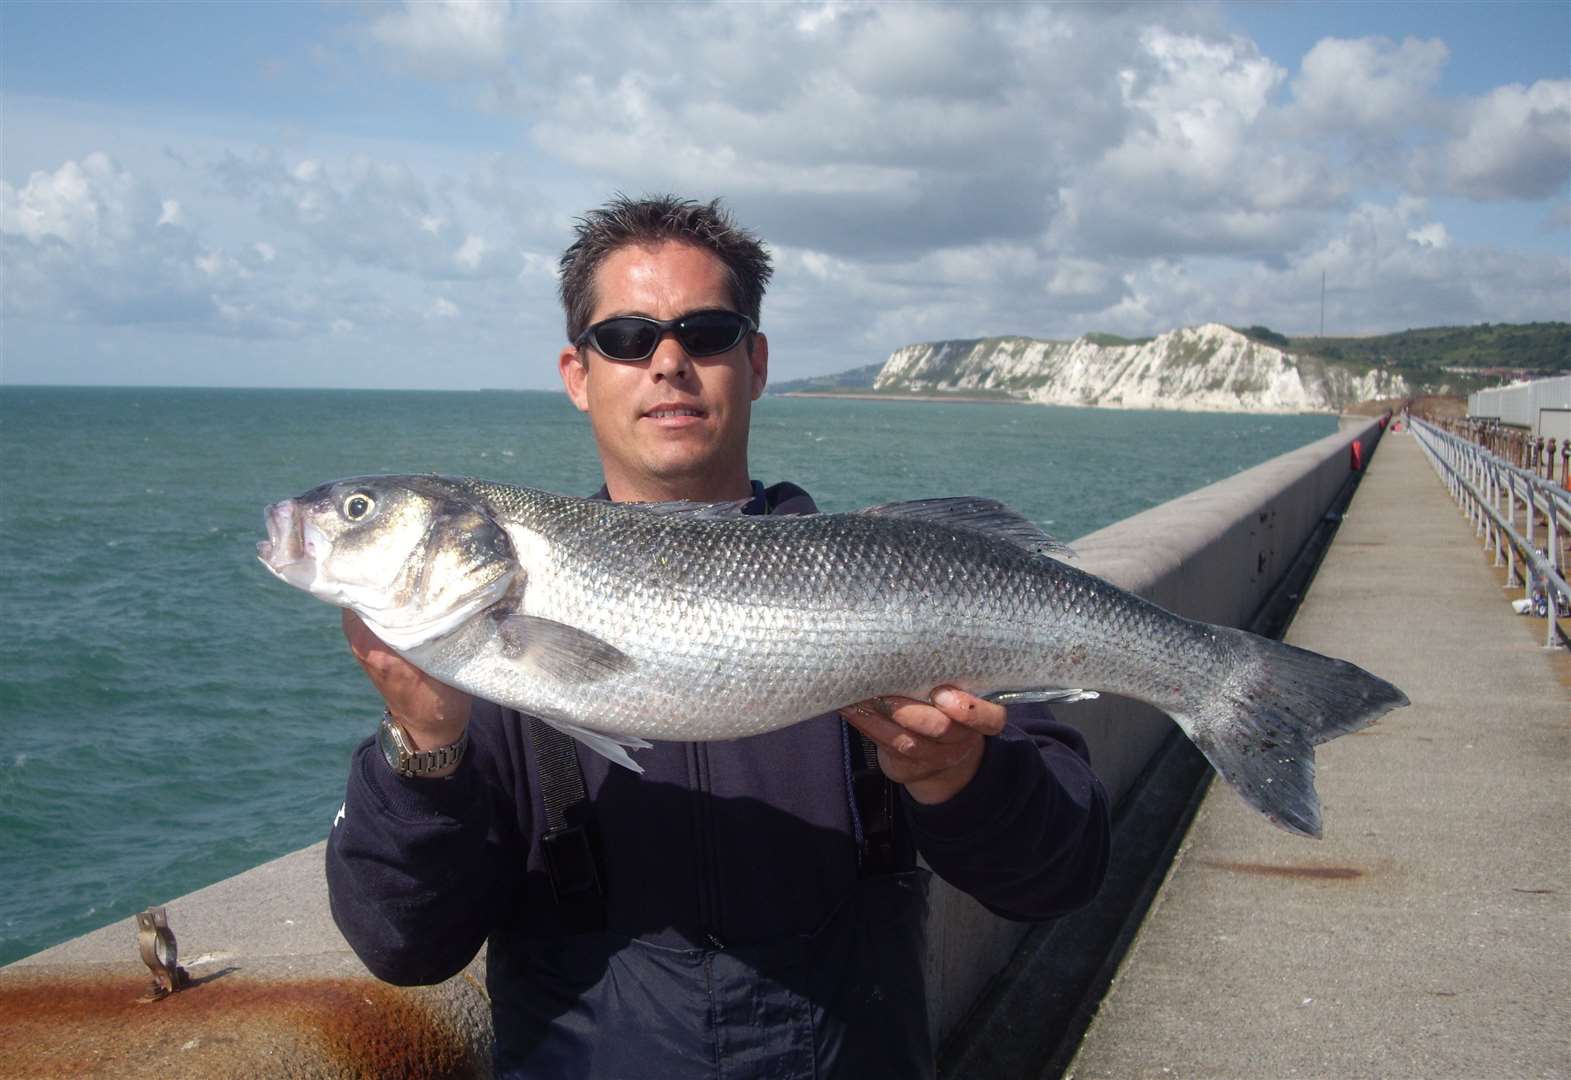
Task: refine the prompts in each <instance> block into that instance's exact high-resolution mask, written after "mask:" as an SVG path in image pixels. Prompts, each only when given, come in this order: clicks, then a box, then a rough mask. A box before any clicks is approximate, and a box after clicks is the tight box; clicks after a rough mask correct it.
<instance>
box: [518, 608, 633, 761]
mask: <svg viewBox="0 0 1571 1080" xmlns="http://www.w3.org/2000/svg"><path fill="white" fill-rule="evenodd" d="M497 633H498V635H499V636H500V637H501V639H502V648H503V650H504V651H505V652H506V653H507V655H508V656H509V657H511V658H513V659H515V660H517V661H518V662H519V663H520V664H522V665H524V666H525V667H528V668H531V669H532V670H534V671H535V672H536V673H537V674H539V675H541V676H542V677H544V678H547V679H551V680H554V681H557V682H563V683H571V684H579V683H589V682H598V681H600V680H601V679H604V678H607V677H608V676H611V675H616V674H619V673H621V672H624V671H630V670H631V669H632V667H633V659H632V657H630V656H628V655H627V654H626V653H624V652H623V651H622V650H621V649H618V648H617V647H616V646H615V645H612V644H611V643H610V642H609V641H602V640H601V639H600V638H597V637H595V636H594V635H593V634H589V633H586V632H584V631H583V630H580V629H578V628H577V627H575V626H569V625H567V624H566V623H560V622H555V621H553V620H551V619H542V618H539V617H537V616H534V615H520V614H518V613H517V612H514V613H513V614H511V615H503V616H500V617H499V618H498V619H497ZM557 726H558V727H560V726H561V725H560V724H559V725H557ZM569 734H574V735H576V734H577V733H576V732H570V733H569ZM586 741H587V740H586ZM608 756H609V755H608Z"/></svg>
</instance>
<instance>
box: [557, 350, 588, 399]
mask: <svg viewBox="0 0 1571 1080" xmlns="http://www.w3.org/2000/svg"><path fill="white" fill-rule="evenodd" d="M556 370H557V372H558V373H559V374H560V375H561V376H562V387H563V389H565V390H566V391H567V396H568V397H569V398H571V399H572V401H573V404H574V405H576V406H578V411H579V412H588V411H589V364H588V362H587V358H585V357H584V356H583V355H582V354H581V353H580V352H579V351H578V350H577V349H575V348H573V346H571V345H564V346H562V351H561V352H560V353H558V354H557V357H556Z"/></svg>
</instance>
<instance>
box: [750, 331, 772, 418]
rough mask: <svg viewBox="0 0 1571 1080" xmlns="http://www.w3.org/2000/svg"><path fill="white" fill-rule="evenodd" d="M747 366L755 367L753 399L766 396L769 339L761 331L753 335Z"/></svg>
mask: <svg viewBox="0 0 1571 1080" xmlns="http://www.w3.org/2000/svg"><path fill="white" fill-rule="evenodd" d="M747 366H748V367H750V368H752V369H753V400H754V401H757V400H758V399H759V398H761V397H763V396H764V384H765V383H767V382H768V381H769V339H768V338H767V337H765V336H764V335H763V334H761V333H759V334H754V335H753V342H752V348H750V349H748V350H747Z"/></svg>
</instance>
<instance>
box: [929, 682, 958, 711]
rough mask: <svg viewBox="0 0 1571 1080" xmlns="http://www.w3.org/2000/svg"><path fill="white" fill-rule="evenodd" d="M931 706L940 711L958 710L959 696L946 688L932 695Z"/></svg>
mask: <svg viewBox="0 0 1571 1080" xmlns="http://www.w3.org/2000/svg"><path fill="white" fill-rule="evenodd" d="M933 704H934V705H937V706H938V707H939V708H940V709H958V708H960V705H961V701H960V694H959V693H958V692H956V691H954V690H951V689H950V688H949V687H947V686H946V687H944V688H943V689H942V690H939V691H937V692H936V693H934V694H933Z"/></svg>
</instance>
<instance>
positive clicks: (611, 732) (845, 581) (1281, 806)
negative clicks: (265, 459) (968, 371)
mask: <svg viewBox="0 0 1571 1080" xmlns="http://www.w3.org/2000/svg"><path fill="white" fill-rule="evenodd" d="M742 506H743V503H741V502H738V503H718V504H711V503H643V504H638V503H610V502H602V501H597V500H591V499H580V498H573V497H569V496H564V495H555V494H550V493H548V492H544V491H536V490H533V489H530V488H523V487H511V486H508V485H505V484H495V483H489V482H487V481H484V480H476V479H468V478H464V479H455V478H447V477H438V476H367V477H356V478H351V479H347V480H339V481H335V482H333V483H329V484H324V485H322V486H321V487H318V488H314V489H313V490H311V491H308V492H306V493H305V494H304V495H301V496H299V497H298V498H295V499H286V500H284V501H283V502H279V503H275V504H273V505H272V506H269V507H268V508H267V510H266V521H267V530H268V536H269V539H268V540H266V541H263V542H262V543H259V544H258V545H257V554H258V556H259V557H260V558H261V560H262V562H263V563H264V564H265V565H266V566H267V568H268V569H269V570H270V571H272V572H273V573H274V574H275V575H277V576H278V577H279V578H281V579H282V580H284V581H286V582H288V583H289V584H291V585H294V586H296V587H298V588H301V589H305V590H306V591H308V592H310V593H311V594H313V595H314V596H317V597H320V598H321V599H323V600H326V601H328V602H330V603H333V604H337V605H340V606H343V607H347V608H350V609H352V610H353V611H355V612H356V613H357V614H358V615H359V616H360V618H361V619H363V620H364V621H365V623H366V625H367V626H368V627H369V628H370V629H371V630H372V632H373V633H375V634H376V635H377V636H378V637H380V638H381V639H382V640H383V641H385V642H386V643H387V644H388V645H389V646H390V647H391V648H393V649H394V650H395V651H396V652H398V653H399V654H400V655H402V656H404V657H405V658H407V659H408V660H409V661H410V662H411V663H412V664H414V665H415V666H416V667H418V668H420V669H421V670H422V671H424V672H426V673H427V674H429V675H431V676H433V677H434V678H436V679H439V680H441V681H442V682H445V683H448V684H450V685H452V686H456V687H458V688H460V689H462V690H464V691H467V692H468V693H470V694H473V695H475V696H477V697H480V698H483V699H486V700H489V701H494V702H497V703H498V704H501V705H505V706H508V707H510V708H514V709H517V710H519V711H520V712H523V713H525V714H527V715H531V716H537V717H539V718H540V719H541V720H544V721H545V722H547V723H549V724H551V725H553V726H555V727H557V728H559V729H561V730H562V731H565V732H567V733H568V734H570V735H572V736H574V737H575V738H578V739H580V740H581V741H583V742H584V743H585V744H587V745H588V746H590V747H592V748H594V749H595V750H597V751H599V752H600V753H602V754H605V755H606V756H607V757H609V758H611V759H612V760H614V761H617V762H619V763H620V764H622V765H625V766H627V767H629V768H632V769H634V770H638V771H641V770H639V769H638V766H637V764H636V763H635V762H634V761H633V759H632V758H631V756H630V755H629V754H628V752H627V751H628V750H629V749H637V748H641V747H647V746H648V745H649V743H648V742H646V741H645V740H647V739H671V740H680V741H688V740H709V739H736V738H741V737H742V736H746V735H756V734H760V733H762V732H766V731H772V730H774V729H776V728H781V727H785V726H786V725H789V724H793V723H796V722H798V721H801V720H805V719H807V718H809V717H813V716H817V715H820V714H823V713H826V712H829V711H831V710H833V709H836V708H839V707H842V706H845V705H849V704H851V703H853V702H857V701H863V700H866V699H868V698H872V697H876V696H879V695H895V694H899V695H906V696H910V697H914V698H918V699H923V700H925V698H926V695H927V694H928V693H929V692H930V691H931V689H932V688H933V687H934V686H937V685H939V684H942V683H949V684H953V685H956V686H959V687H961V688H962V689H965V690H969V691H971V692H972V693H976V694H979V695H993V696H995V699H996V698H998V697H1000V696H1002V697H1004V698H1005V699H1006V700H1007V699H1009V698H1011V697H1012V698H1014V699H1033V698H1035V699H1039V700H1044V699H1047V700H1050V699H1062V698H1068V699H1071V700H1072V699H1074V698H1075V697H1077V696H1094V693H1093V692H1095V691H1106V692H1110V693H1115V694H1120V695H1123V696H1125V697H1130V698H1135V699H1137V700H1140V701H1144V702H1147V703H1149V704H1151V705H1154V706H1155V707H1156V708H1158V709H1161V710H1162V711H1163V712H1165V713H1167V714H1168V715H1169V716H1171V717H1172V718H1173V719H1174V720H1176V721H1177V722H1178V724H1179V726H1180V727H1182V728H1183V730H1184V732H1185V734H1187V735H1188V736H1189V738H1190V739H1192V740H1193V741H1194V743H1195V745H1197V746H1198V747H1199V748H1200V749H1201V750H1202V751H1203V752H1204V753H1205V755H1206V757H1207V758H1208V759H1209V760H1210V762H1211V764H1212V765H1213V766H1215V768H1216V770H1217V771H1218V772H1219V773H1221V774H1222V776H1223V777H1225V778H1226V779H1227V781H1228V782H1229V783H1230V784H1232V785H1233V787H1234V788H1236V789H1237V790H1238V792H1239V793H1240V794H1241V795H1242V796H1243V798H1244V799H1245V800H1246V801H1247V802H1249V804H1250V805H1252V806H1254V807H1255V808H1256V809H1258V810H1260V811H1261V812H1262V813H1264V814H1265V815H1266V816H1267V817H1269V818H1270V819H1271V820H1272V821H1273V822H1275V823H1276V824H1278V825H1281V826H1282V827H1284V828H1286V829H1289V830H1291V831H1293V832H1296V833H1301V834H1305V835H1310V836H1318V835H1319V833H1320V803H1319V798H1318V796H1317V795H1316V793H1315V790H1314V750H1313V748H1314V746H1315V745H1316V744H1317V743H1321V742H1324V741H1326V740H1327V739H1330V738H1333V737H1334V736H1337V735H1341V734H1345V733H1347V732H1350V731H1356V730H1358V729H1359V728H1362V727H1364V726H1365V725H1366V724H1369V723H1370V722H1372V721H1373V720H1374V719H1376V718H1377V717H1379V716H1380V715H1381V714H1383V713H1385V712H1387V711H1388V710H1390V709H1393V708H1396V707H1398V706H1401V705H1406V704H1407V698H1406V697H1405V696H1404V695H1403V694H1402V692H1401V691H1400V690H1398V689H1397V688H1396V687H1394V686H1392V685H1391V684H1390V683H1387V682H1385V681H1384V680H1382V679H1379V678H1376V677H1375V676H1373V675H1370V674H1369V673H1368V672H1366V671H1363V670H1362V669H1360V668H1358V667H1356V666H1354V665H1353V664H1350V663H1347V662H1346V661H1343V660H1335V659H1331V658H1329V657H1325V656H1321V655H1319V654H1318V653H1312V652H1308V651H1306V650H1303V649H1296V648H1293V647H1292V646H1289V645H1283V644H1281V643H1279V642H1275V641H1271V640H1268V639H1266V638H1261V637H1257V636H1255V635H1253V634H1248V633H1245V632H1243V631H1240V630H1235V629H1231V628H1229V627H1224V626H1212V625H1210V624H1207V623H1203V622H1197V621H1194V620H1191V619H1186V618H1182V617H1180V616H1177V615H1174V614H1172V613H1171V612H1169V611H1166V610H1164V609H1163V608H1160V607H1158V606H1156V605H1155V604H1151V603H1149V602H1147V601H1145V600H1142V599H1140V598H1139V597H1137V596H1135V595H1133V594H1131V593H1128V592H1125V591H1124V590H1122V589H1119V588H1117V587H1115V586H1113V585H1111V584H1109V583H1108V582H1106V581H1103V580H1101V579H1100V578H1097V577H1095V576H1093V575H1091V574H1087V573H1084V572H1083V571H1080V570H1077V569H1075V568H1074V567H1072V566H1069V565H1066V564H1065V563H1063V562H1061V561H1059V560H1058V559H1057V558H1054V557H1052V555H1051V554H1049V553H1050V552H1053V551H1055V550H1059V549H1061V547H1062V546H1061V545H1059V544H1057V543H1056V542H1055V541H1053V540H1052V539H1051V538H1050V537H1049V536H1047V535H1046V534H1045V533H1043V532H1042V531H1041V530H1040V529H1038V528H1037V527H1036V526H1035V525H1034V524H1032V523H1031V522H1030V521H1029V520H1027V519H1026V518H1024V517H1022V516H1020V515H1019V514H1017V513H1015V512H1014V511H1012V510H1010V509H1008V508H1007V507H1005V506H1003V505H1001V504H999V503H997V502H993V501H991V500H985V499H972V498H957V499H926V500H921V501H917V502H903V503H892V504H888V505H884V506H875V507H869V508H868V509H865V510H859V511H856V512H855V513H848V514H819V515H804V516H780V517H771V516H764V515H745V514H743V513H741V508H742Z"/></svg>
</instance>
